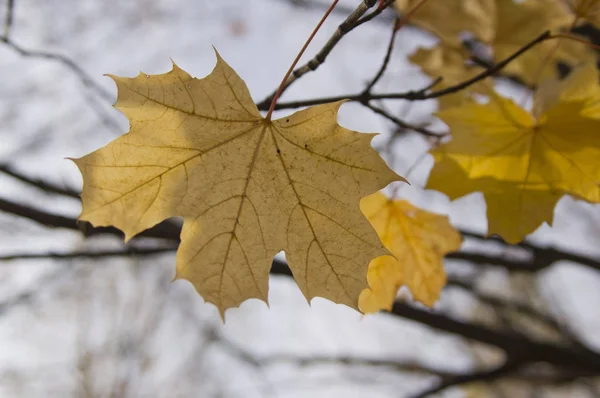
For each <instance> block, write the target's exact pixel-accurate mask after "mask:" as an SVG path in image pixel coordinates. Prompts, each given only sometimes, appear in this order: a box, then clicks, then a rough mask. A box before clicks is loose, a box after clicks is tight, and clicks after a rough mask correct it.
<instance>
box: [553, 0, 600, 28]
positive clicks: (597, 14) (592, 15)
mask: <svg viewBox="0 0 600 398" xmlns="http://www.w3.org/2000/svg"><path fill="white" fill-rule="evenodd" d="M562 1H563V2H565V3H567V5H568V6H569V7H570V9H571V11H572V12H573V14H575V16H577V18H581V19H584V20H586V21H588V22H591V23H593V24H594V25H596V26H599V27H600V0H562Z"/></svg>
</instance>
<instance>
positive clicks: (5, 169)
mask: <svg viewBox="0 0 600 398" xmlns="http://www.w3.org/2000/svg"><path fill="white" fill-rule="evenodd" d="M0 173H4V174H6V175H8V176H11V177H13V178H15V179H17V180H19V181H21V182H24V183H26V184H28V185H31V186H33V187H35V188H38V189H41V190H42V191H44V192H47V193H54V194H58V195H63V196H68V197H70V198H75V199H79V194H78V193H77V191H75V190H73V189H69V188H63V187H61V186H58V185H55V184H52V183H48V182H46V181H44V180H42V179H39V178H31V177H28V176H27V175H25V174H23V173H21V172H18V171H16V170H14V169H13V168H12V167H11V166H10V165H8V164H0Z"/></svg>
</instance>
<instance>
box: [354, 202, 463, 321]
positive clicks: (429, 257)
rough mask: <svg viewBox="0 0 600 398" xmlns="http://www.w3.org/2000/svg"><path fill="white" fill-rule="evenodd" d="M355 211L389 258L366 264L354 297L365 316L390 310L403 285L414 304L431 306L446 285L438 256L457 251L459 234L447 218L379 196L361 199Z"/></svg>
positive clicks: (440, 258)
mask: <svg viewBox="0 0 600 398" xmlns="http://www.w3.org/2000/svg"><path fill="white" fill-rule="evenodd" d="M360 208H361V210H362V212H363V213H364V214H365V216H366V217H367V219H368V220H369V221H370V222H371V224H372V225H373V227H375V230H376V231H377V233H378V234H379V237H380V238H381V241H382V242H383V243H384V245H385V247H386V248H387V249H388V250H389V251H390V252H391V253H392V254H393V255H394V257H395V258H393V257H390V256H383V257H379V258H377V259H375V260H373V261H372V262H371V264H370V265H369V276H368V279H369V286H370V289H366V290H365V291H363V293H362V294H361V296H360V301H359V306H360V308H361V309H362V310H363V311H364V312H365V313H367V312H376V311H379V310H381V309H388V310H389V309H391V307H392V304H393V302H394V298H395V297H396V292H397V291H398V287H400V285H402V284H404V285H406V286H408V288H409V289H410V290H411V292H412V294H413V297H414V298H415V300H417V301H420V302H421V303H423V304H425V305H428V306H433V304H434V303H435V302H436V301H437V300H438V299H439V297H440V292H441V290H442V288H443V287H444V285H445V284H446V273H445V272H444V266H443V261H444V256H445V255H446V253H449V252H452V251H456V250H458V249H459V248H460V244H461V236H460V234H459V233H458V231H457V230H456V229H454V227H452V225H450V223H449V222H448V217H446V216H441V215H439V214H435V213H431V212H428V211H426V210H422V209H419V208H418V207H415V206H413V205H412V204H410V203H409V202H407V201H405V200H390V199H388V198H387V197H386V196H385V195H384V194H382V193H381V192H377V193H375V194H373V195H370V196H367V197H366V198H363V199H362V200H361V202H360Z"/></svg>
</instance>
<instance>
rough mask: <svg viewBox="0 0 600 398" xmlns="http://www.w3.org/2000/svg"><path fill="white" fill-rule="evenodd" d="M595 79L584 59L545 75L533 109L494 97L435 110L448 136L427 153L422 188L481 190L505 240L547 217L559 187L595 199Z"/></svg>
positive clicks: (598, 176)
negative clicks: (550, 77) (563, 74)
mask: <svg viewBox="0 0 600 398" xmlns="http://www.w3.org/2000/svg"><path fill="white" fill-rule="evenodd" d="M597 81H598V71H597V69H596V67H595V65H586V66H585V67H581V68H578V69H577V70H575V71H574V72H573V73H572V74H571V75H570V76H569V77H568V78H567V79H566V80H565V81H564V82H560V83H558V82H552V81H550V82H546V83H545V84H544V85H543V87H541V88H540V94H538V95H536V98H535V101H536V104H535V105H534V109H535V111H534V113H533V114H532V113H530V112H528V111H526V110H525V109H523V108H521V107H519V106H517V105H516V104H514V103H513V102H512V101H511V100H509V99H506V98H502V97H499V96H493V97H492V98H491V101H490V103H488V104H485V105H480V104H469V105H464V106H461V107H457V108H451V109H447V110H444V111H442V112H440V113H439V114H438V116H439V117H440V118H441V119H442V120H443V121H444V122H445V123H446V124H447V125H448V126H449V127H450V131H451V132H452V139H451V141H450V142H448V143H446V144H443V145H441V146H440V147H438V148H436V149H434V150H433V151H432V152H431V153H432V154H433V156H434V158H435V164H434V167H433V169H432V171H431V175H430V177H429V181H428V183H427V187H428V188H431V189H436V190H439V191H441V192H444V193H446V194H447V195H448V196H449V197H450V199H456V198H458V197H461V196H463V195H466V194H468V193H471V192H482V193H483V195H484V197H485V200H486V203H487V217H488V233H489V234H498V235H500V236H502V237H503V238H504V239H505V240H506V241H507V242H510V243H516V242H519V241H521V240H522V239H523V238H524V237H525V235H527V234H529V233H531V232H533V231H534V230H535V229H536V228H537V227H539V226H540V225H541V224H542V223H543V222H547V223H549V224H551V223H552V215H553V209H554V206H555V204H556V202H557V201H558V199H559V198H560V197H561V196H562V195H564V194H570V195H573V196H575V197H578V198H580V199H583V200H586V201H588V202H594V203H597V202H600V185H599V182H600V162H598V159H600V134H598V131H599V130H600V121H599V120H596V119H594V118H593V117H592V116H594V115H591V114H590V111H589V106H590V104H591V103H592V102H591V101H593V99H594V98H597V91H598V87H597ZM590 85H592V86H593V87H592V88H590Z"/></svg>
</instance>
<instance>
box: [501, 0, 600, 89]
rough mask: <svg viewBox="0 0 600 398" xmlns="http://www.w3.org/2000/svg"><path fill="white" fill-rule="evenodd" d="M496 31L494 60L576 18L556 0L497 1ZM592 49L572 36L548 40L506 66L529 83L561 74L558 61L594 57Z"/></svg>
mask: <svg viewBox="0 0 600 398" xmlns="http://www.w3.org/2000/svg"><path fill="white" fill-rule="evenodd" d="M496 12H497V21H496V33H495V37H494V39H493V41H492V42H491V43H490V45H491V46H492V49H493V54H494V61H496V62H499V61H502V60H503V59H505V58H508V57H509V56H510V55H512V54H513V53H515V52H516V51H517V50H519V49H520V48H521V47H523V46H524V45H525V44H527V43H528V42H530V41H531V40H533V39H535V38H536V37H537V36H539V35H540V34H542V33H543V32H545V31H546V30H559V29H560V28H564V27H568V26H569V25H570V24H571V23H572V22H573V16H572V15H571V14H570V13H569V12H568V10H567V9H566V7H564V5H563V4H561V2H560V1H557V0H525V1H522V2H518V3H517V2H514V1H504V0H498V1H497V8H496ZM595 58H596V56H595V53H594V52H593V50H592V49H590V48H589V47H587V46H586V45H585V44H583V43H579V42H576V41H572V40H566V39H563V40H560V42H559V41H557V40H547V41H544V42H542V43H539V44H538V45H536V46H535V47H533V48H531V49H529V50H528V51H526V52H525V53H524V54H522V55H521V56H519V57H518V58H517V59H515V60H513V61H512V62H510V63H509V64H508V65H506V67H505V68H504V72H505V73H508V74H513V75H516V76H519V77H520V78H522V79H523V81H525V83H527V84H530V85H531V84H538V83H539V82H541V81H543V80H544V79H546V78H552V77H558V76H559V75H558V67H557V66H558V63H564V64H566V65H570V66H574V65H578V64H580V63H584V62H589V61H593V60H595Z"/></svg>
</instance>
